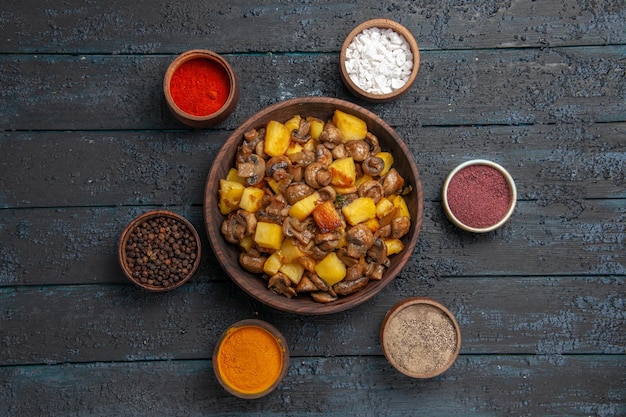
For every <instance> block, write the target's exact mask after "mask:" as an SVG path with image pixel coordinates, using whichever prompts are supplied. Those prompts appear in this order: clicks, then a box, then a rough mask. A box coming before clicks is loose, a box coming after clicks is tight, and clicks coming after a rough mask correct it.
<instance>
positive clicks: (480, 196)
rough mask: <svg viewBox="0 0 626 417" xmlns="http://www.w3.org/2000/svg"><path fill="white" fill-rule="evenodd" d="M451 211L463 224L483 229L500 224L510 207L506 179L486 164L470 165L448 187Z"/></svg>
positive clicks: (509, 192)
mask: <svg viewBox="0 0 626 417" xmlns="http://www.w3.org/2000/svg"><path fill="white" fill-rule="evenodd" d="M447 197H448V205H449V207H450V211H451V212H452V214H454V217H456V218H457V219H458V220H459V221H460V222H461V223H463V224H465V225H467V226H470V227H473V228H476V229H483V228H486V227H490V226H493V225H494V224H496V223H498V222H499V221H500V220H501V219H502V218H503V217H504V216H505V214H506V212H507V211H508V209H509V207H510V206H511V190H510V189H509V186H508V184H507V182H506V178H505V177H504V176H503V175H502V173H500V171H498V170H497V169H495V168H493V167H490V166H487V165H470V166H468V167H465V168H463V169H461V170H460V171H459V172H457V173H456V174H455V175H454V177H452V180H451V181H450V183H449V184H448V193H447Z"/></svg>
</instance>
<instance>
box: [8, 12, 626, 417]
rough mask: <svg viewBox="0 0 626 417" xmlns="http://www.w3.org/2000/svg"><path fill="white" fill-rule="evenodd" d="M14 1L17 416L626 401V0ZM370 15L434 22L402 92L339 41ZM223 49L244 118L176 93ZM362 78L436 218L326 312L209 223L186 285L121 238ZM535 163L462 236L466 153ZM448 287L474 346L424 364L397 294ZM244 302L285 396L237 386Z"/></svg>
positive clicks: (483, 411)
mask: <svg viewBox="0 0 626 417" xmlns="http://www.w3.org/2000/svg"><path fill="white" fill-rule="evenodd" d="M1 9H2V10H0V40H1V41H0V85H1V86H2V88H0V384H1V388H0V415H2V416H4V415H7V416H13V415H15V416H25V417H30V416H49V415H67V416H83V415H116V416H121V417H126V416H129V417H130V416H133V417H134V416H148V415H155V414H163V415H171V416H201V415H202V416H204V415H235V416H237V415H239V416H243V415H260V414H263V415H270V416H271V415H274V416H279V415H280V416H286V415H292V416H305V415H306V416H315V415H320V416H321V415H361V416H369V415H371V416H387V415H394V416H396V415H397V416H405V415H406V416H414V415H428V416H450V415H463V416H466V415H467V416H494V415H498V416H499V415H516V416H564V415H567V416H590V415H595V416H602V417H613V416H621V415H626V378H625V377H624V375H626V339H625V337H626V316H625V311H626V299H625V294H626V291H625V287H624V285H626V269H625V268H626V259H624V256H625V254H626V247H625V245H626V239H625V237H626V229H625V227H626V204H625V201H626V179H625V173H626V148H625V146H626V101H625V97H626V83H624V78H625V77H626V61H625V60H624V57H625V56H626V8H625V7H624V5H623V0H604V1H585V0H559V1H540V2H538V1H509V0H488V1H482V2H459V1H456V0H419V1H414V0H394V1H393V2H380V1H372V0H364V1H359V2H358V4H357V3H356V2H353V1H339V2H336V1H331V0H322V1H316V2H312V1H308V0H305V1H299V0H298V1H293V0H284V1H279V2H272V3H271V4H270V3H267V2H265V3H264V2H261V3H260V2H253V1H250V0H233V1H228V2H221V3H220V2H197V1H196V2H194V1H170V0H163V1H160V2H152V1H148V0H136V1H133V2H89V1H83V0H67V1H63V2H53V1H48V0H21V1H20V0H8V1H4V2H3V4H2V7H1ZM371 18H389V19H392V20H395V21H398V22H399V23H401V24H403V25H404V26H406V27H407V28H408V29H409V30H410V31H411V32H412V33H413V35H414V37H415V38H416V40H417V42H418V44H419V47H420V55H421V60H422V63H421V66H420V71H419V74H418V77H417V79H416V82H415V84H414V85H413V86H412V88H411V89H410V90H409V91H408V92H407V94H405V95H403V96H402V97H401V98H400V99H398V100H395V101H392V102H389V103H384V104H372V103H366V102H361V101H360V100H358V99H356V98H355V97H354V96H352V95H351V94H350V93H349V92H348V90H347V89H346V88H345V87H344V84H343V82H342V81H341V77H340V73H339V51H340V48H341V45H342V43H343V41H344V38H345V36H346V35H347V34H348V33H349V32H350V31H351V30H352V29H353V28H354V27H355V26H356V25H357V24H359V23H361V22H363V21H365V20H368V19H371ZM193 48H206V49H211V50H214V51H216V52H219V53H221V54H223V55H224V56H225V57H226V59H227V60H228V62H229V63H230V64H231V65H232V66H233V68H234V69H235V71H236V72H237V74H238V76H239V78H240V81H241V86H242V89H241V98H240V102H239V105H238V107H237V109H236V110H235V112H234V114H233V115H232V116H231V117H230V118H229V119H228V120H227V121H226V122H225V123H223V124H221V125H219V126H216V127H215V128H212V129H210V130H191V129H188V128H186V127H185V126H184V125H182V124H181V123H179V122H177V121H176V119H175V118H174V117H173V116H172V115H171V114H170V112H169V111H168V109H167V106H166V104H165V100H164V97H163V93H162V80H163V76H164V74H165V71H166V68H167V66H168V65H169V63H170V62H171V61H172V60H173V59H174V58H175V57H176V56H177V55H178V54H180V53H182V52H183V51H186V50H189V49H193ZM307 96H329V97H336V98H341V99H347V100H349V101H352V102H354V103H355V104H359V105H362V106H363V107H365V108H367V109H368V110H371V111H372V112H374V113H375V114H376V115H378V116H380V117H381V118H382V119H383V120H384V121H385V122H387V123H388V124H389V125H391V126H392V127H393V128H394V129H395V130H396V133H398V135H400V137H402V139H403V140H404V142H405V143H406V145H407V147H408V149H409V150H410V152H411V154H412V155H413V157H414V159H415V161H416V163H417V166H418V168H419V172H420V177H421V180H422V185H423V187H422V188H423V192H424V219H423V225H422V231H421V233H420V238H419V240H418V243H417V246H416V248H415V250H414V251H413V253H412V256H411V258H410V259H409V262H408V263H407V265H406V267H405V268H403V269H402V271H400V273H399V275H398V276H397V278H396V279H395V280H394V281H393V282H392V283H391V284H390V285H388V286H387V287H386V288H385V289H384V290H383V291H381V292H380V293H379V294H377V295H376V297H374V298H373V299H371V300H369V301H368V302H366V303H364V304H363V305H360V306H358V307H356V308H354V309H352V310H349V311H344V312H340V313H337V314H332V315H326V316H320V317H315V316H312V317H310V316H305V317H303V316H298V315H292V314H286V313H282V312H280V311H277V310H274V309H272V308H269V307H267V306H264V305H262V304H260V303H258V302H257V301H255V300H253V299H252V298H251V297H249V296H247V295H246V294H245V293H244V292H243V291H241V290H240V289H239V288H238V287H237V286H236V285H235V284H234V283H232V282H231V281H230V279H229V278H228V277H227V276H226V274H225V273H224V272H223V270H222V268H221V267H220V266H219V263H218V261H217V259H216V257H215V255H214V253H213V252H212V250H210V247H209V244H208V240H207V237H206V233H200V235H201V238H202V244H203V248H204V250H203V254H202V263H201V265H200V268H199V270H198V272H197V273H196V275H194V277H193V278H192V279H191V280H190V281H189V282H188V283H186V284H185V285H184V286H182V287H181V288H178V289H176V290H175V291H172V292H168V293H165V294H151V293H147V292H145V291H143V290H141V289H139V288H136V287H135V286H133V285H132V284H130V283H129V282H128V281H127V280H126V278H125V277H124V275H123V274H122V271H121V269H120V268H119V265H118V262H117V259H116V249H117V244H118V239H119V235H120V233H121V231H122V230H123V228H124V227H125V225H126V224H127V223H128V222H129V221H130V220H131V219H133V218H134V217H136V216H137V215H139V214H141V213H143V212H145V211H148V210H151V209H170V210H173V211H175V212H178V213H180V214H182V215H184V216H185V217H187V218H188V219H190V220H191V221H192V223H193V224H194V226H195V227H196V228H197V229H198V230H199V231H203V230H204V226H205V225H204V219H203V196H204V185H205V182H206V178H207V174H208V172H209V169H210V167H211V165H212V164H213V163H214V162H215V155H216V154H217V152H218V150H219V149H220V146H221V145H222V144H223V143H224V141H225V140H226V139H227V138H228V136H229V135H230V134H231V133H232V132H233V131H234V130H235V129H236V128H237V127H238V126H239V125H240V124H242V123H243V122H244V121H245V120H246V119H247V118H248V117H250V116H251V115H253V114H254V113H256V112H258V111H259V110H261V109H263V108H265V107H267V106H268V105H271V104H274V103H277V102H279V101H282V100H285V99H289V98H294V97H307ZM474 158H486V159H490V160H493V161H495V162H498V163H500V164H501V165H503V166H504V167H505V168H507V170H509V172H511V174H512V175H513V177H514V179H515V180H516V184H517V188H518V193H519V199H518V200H519V201H518V205H517V208H516V211H515V213H514V214H513V217H512V218H511V220H510V222H509V223H507V225H506V226H505V227H504V228H503V229H501V230H499V231H497V232H495V233H490V234H488V235H485V236H476V235H472V234H468V233H463V232H460V231H459V230H458V229H456V228H455V227H454V226H452V225H451V224H450V222H449V221H448V220H447V219H446V217H445V215H444V213H443V211H442V209H441V206H440V192H441V186H442V184H443V181H444V179H445V176H446V175H447V173H448V172H449V171H450V170H451V169H452V168H454V167H455V166H456V165H458V164H459V163H461V162H463V161H465V160H469V159H474ZM412 296H429V297H432V298H434V299H436V300H438V301H440V302H441V303H442V304H444V305H445V306H447V307H448V308H449V309H450V310H451V311H452V312H453V313H454V315H455V317H456V318H457V320H458V321H459V323H460V325H461V332H462V335H463V336H462V337H463V345H462V352H461V355H460V357H459V359H458V360H457V362H456V363H455V364H454V366H453V367H452V368H451V369H450V370H449V371H448V372H447V373H445V374H444V375H443V376H441V377H438V378H435V379H432V380H427V381H417V380H413V379H409V378H405V377H403V376H402V375H401V374H400V373H398V372H396V371H395V370H394V369H393V368H392V367H391V366H390V365H389V363H388V362H387V361H386V360H385V359H384V356H383V355H382V352H381V348H380V344H379V340H378V331H379V326H380V324H381V322H382V319H383V317H384V315H385V313H386V312H387V310H388V309H389V308H391V307H392V306H393V305H394V304H395V303H397V302H398V301H400V300H402V299H405V298H408V297H412ZM245 318H261V319H263V320H266V321H268V322H269V323H272V324H274V325H275V326H276V327H277V328H278V329H279V330H280V331H281V332H282V333H283V334H284V335H285V337H286V340H287V341H288V343H289V347H290V350H291V352H292V355H293V356H292V359H291V363H290V367H289V373H288V375H287V377H286V378H285V380H284V381H283V384H281V386H280V387H279V389H278V390H277V391H275V392H274V393H273V394H272V395H270V396H268V397H265V398H262V399H260V400H255V401H242V400H238V399H237V398H235V397H233V396H230V395H228V394H227V393H226V392H225V391H224V390H223V389H221V388H220V387H219V385H218V383H217V381H216V379H215V377H214V375H213V372H212V363H211V360H210V358H211V353H212V350H213V347H214V344H215V342H216V341H217V338H218V337H219V334H220V333H221V332H222V331H223V330H224V329H225V328H226V327H228V326H229V325H230V324H232V323H234V322H235V321H237V320H240V319H245Z"/></svg>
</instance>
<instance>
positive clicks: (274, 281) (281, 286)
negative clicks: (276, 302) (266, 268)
mask: <svg viewBox="0 0 626 417" xmlns="http://www.w3.org/2000/svg"><path fill="white" fill-rule="evenodd" d="M267 287H268V288H269V289H270V290H272V291H273V292H275V293H276V294H282V295H284V296H286V297H287V298H291V297H294V296H295V295H297V294H296V290H294V289H293V288H292V287H291V280H290V279H289V277H288V276H287V275H285V274H283V273H282V272H278V273H276V274H275V275H273V276H272V277H271V278H270V280H269V282H268V284H267Z"/></svg>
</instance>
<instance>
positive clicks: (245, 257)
mask: <svg viewBox="0 0 626 417" xmlns="http://www.w3.org/2000/svg"><path fill="white" fill-rule="evenodd" d="M266 260H267V258H266V257H265V256H254V255H251V254H249V253H246V252H241V253H240V254H239V264H240V265H241V266H242V267H243V269H245V270H246V271H248V272H252V273H253V274H262V273H263V265H265V261H266Z"/></svg>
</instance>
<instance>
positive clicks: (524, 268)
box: [0, 199, 626, 286]
mask: <svg viewBox="0 0 626 417" xmlns="http://www.w3.org/2000/svg"><path fill="white" fill-rule="evenodd" d="M153 208H155V207H149V206H145V207H119V208H109V207H92V208H59V209H52V210H50V209H33V210H1V211H0V224H2V225H3V227H2V228H0V240H2V241H3V242H11V244H10V245H3V246H2V247H0V259H2V262H0V286H4V285H41V284H44V285H45V284H72V283H83V284H86V283H123V282H125V279H126V278H125V277H124V276H123V274H122V271H121V269H120V268H119V265H118V262H117V258H116V256H117V252H116V251H117V246H118V240H119V236H120V235H121V233H122V230H123V229H124V227H125V226H126V224H127V223H128V222H130V221H131V220H132V219H133V218H134V217H136V216H137V215H139V214H140V213H143V212H145V211H148V210H150V209H153ZM169 209H171V210H172V211H175V212H177V213H179V214H182V215H184V216H185V217H187V218H188V219H189V220H190V221H191V222H192V224H193V225H194V226H195V227H196V229H197V230H199V231H203V230H205V229H204V222H203V220H202V209H201V208H200V207H196V206H192V207H184V206H181V207H169ZM424 213H425V215H424V220H423V224H422V232H421V234H420V238H419V240H418V242H417V246H416V249H415V250H414V251H413V256H412V257H411V259H410V260H409V262H408V263H407V265H406V266H405V268H404V271H403V273H404V274H414V275H415V276H418V277H423V278H425V279H433V278H436V277H442V276H473V275H484V276H500V275H504V276H516V275H555V276H558V275H578V274H591V275H597V274H601V275H604V274H606V275H622V274H624V273H625V265H626V260H625V259H624V256H625V254H626V250H625V246H624V245H625V243H624V236H625V235H626V222H625V221H624V218H625V216H626V208H625V207H624V202H623V200H620V199H615V200H611V199H608V200H583V201H570V202H565V203H561V202H552V203H549V204H544V203H543V202H535V201H529V202H519V203H518V206H517V208H516V211H515V213H514V214H513V216H512V217H511V219H510V220H509V222H507V224H506V225H505V226H504V227H503V228H502V229H500V230H498V231H496V232H493V233H489V234H486V235H484V236H476V235H474V234H471V233H467V232H461V231H459V229H457V228H456V227H454V226H453V225H452V224H451V223H450V221H449V220H448V219H447V218H446V217H445V214H444V213H443V209H442V208H441V205H440V203H439V202H428V201H426V202H425V207H424ZM201 239H202V246H203V247H204V248H205V249H203V255H202V256H203V259H202V262H201V264H200V267H199V271H198V272H197V274H196V276H195V277H194V280H199V281H201V282H205V281H208V280H214V279H224V277H225V276H224V275H223V273H222V269H221V268H220V266H219V264H218V263H217V260H216V259H215V256H214V255H213V252H212V251H210V250H209V249H208V248H209V243H208V241H207V240H206V239H207V238H206V233H201ZM520 253H523V256H512V254H520Z"/></svg>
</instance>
